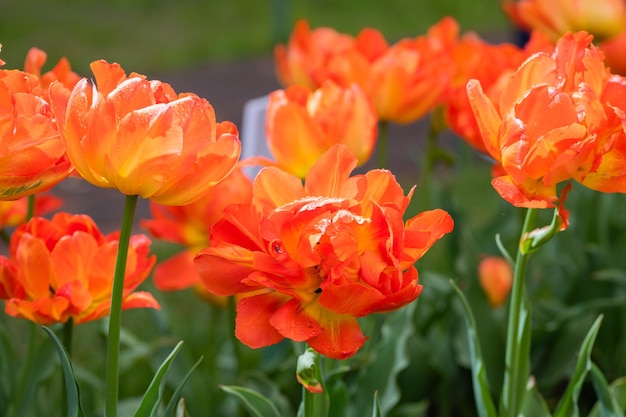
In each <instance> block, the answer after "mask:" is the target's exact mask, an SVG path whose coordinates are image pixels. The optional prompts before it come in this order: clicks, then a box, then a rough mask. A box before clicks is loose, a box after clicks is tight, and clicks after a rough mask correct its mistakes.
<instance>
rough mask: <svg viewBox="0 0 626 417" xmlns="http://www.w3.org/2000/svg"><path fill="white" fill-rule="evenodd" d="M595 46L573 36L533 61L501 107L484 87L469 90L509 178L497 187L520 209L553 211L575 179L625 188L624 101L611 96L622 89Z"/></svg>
mask: <svg viewBox="0 0 626 417" xmlns="http://www.w3.org/2000/svg"><path fill="white" fill-rule="evenodd" d="M590 42H591V37H590V36H589V35H588V34H587V33H585V32H579V33H577V34H568V35H565V36H564V37H563V38H561V39H560V40H559V42H558V43H557V47H556V51H555V52H554V53H553V54H546V53H538V54H535V55H533V56H532V57H531V58H529V59H528V60H527V61H526V62H524V64H522V66H521V67H520V68H519V69H518V70H517V71H516V72H515V73H514V74H512V75H511V76H510V77H509V78H508V79H507V80H505V81H504V84H503V89H502V93H501V96H500V99H499V102H498V103H494V102H493V101H491V100H490V98H489V97H488V96H487V95H486V94H485V93H484V92H483V90H482V88H481V85H480V82H478V81H477V80H470V82H469V83H468V85H467V93H468V96H469V100H470V103H471V105H472V110H473V111H474V114H475V116H476V120H477V122H478V126H479V128H480V131H481V134H482V137H483V140H484V142H485V146H486V148H487V151H488V152H489V154H490V155H491V156H492V157H493V158H494V159H495V160H496V161H497V162H498V163H499V165H500V168H501V171H502V175H500V176H498V177H496V178H494V180H493V181H492V184H493V186H494V187H495V188H496V190H497V191H498V192H499V193H500V195H501V196H502V197H503V198H504V199H506V200H507V201H509V202H510V203H511V204H513V205H516V206H521V207H535V208H543V207H553V206H554V202H555V201H556V200H557V196H556V185H557V184H558V183H560V182H562V181H566V180H569V179H571V178H574V179H577V180H579V181H580V182H582V183H583V184H585V185H587V186H590V185H591V183H592V182H594V181H596V182H599V183H601V184H595V185H594V186H593V187H592V188H595V189H599V188H600V185H602V186H605V187H606V188H610V187H615V188H613V191H616V190H617V189H620V190H621V189H625V187H624V185H622V184H621V182H623V181H621V177H622V176H623V175H622V173H621V172H622V170H621V169H619V161H620V160H623V159H624V158H626V157H625V156H624V151H623V150H622V149H621V148H622V147H623V145H622V143H623V141H620V140H617V138H618V137H619V135H622V136H623V126H624V123H625V122H624V120H623V110H619V109H616V108H615V106H616V105H620V103H624V99H623V96H622V98H620V97H619V94H615V92H613V93H611V92H612V91H614V90H615V91H616V90H619V88H620V87H619V85H620V84H619V83H617V82H613V83H609V80H610V79H611V75H610V73H609V71H608V69H607V68H606V67H605V66H604V64H603V62H602V58H603V55H602V53H601V52H600V51H599V50H598V49H597V48H596V47H594V46H593V45H591V46H590ZM611 86H613V87H615V88H613V87H611ZM607 87H611V88H608V90H607ZM607 94H608V95H611V94H613V98H614V100H613V103H610V102H608V101H607V100H606V98H605V99H603V97H606V95H607ZM623 108H624V107H622V109H623ZM620 111H621V113H620ZM620 116H621V117H620Z"/></svg>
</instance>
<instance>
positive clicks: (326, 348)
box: [195, 145, 453, 359]
mask: <svg viewBox="0 0 626 417" xmlns="http://www.w3.org/2000/svg"><path fill="white" fill-rule="evenodd" d="M356 164H357V159H356V157H355V156H354V154H353V153H352V152H350V150H349V149H348V148H347V147H346V146H344V145H335V146H333V147H332V148H330V150H329V151H327V152H326V153H325V154H324V155H322V156H321V157H320V158H319V160H318V161H317V163H316V164H315V165H313V167H312V168H311V170H310V171H309V173H308V175H307V177H306V180H305V183H304V184H303V183H302V181H301V180H300V179H299V178H298V177H296V176H294V175H291V174H289V173H286V172H284V171H282V170H280V169H278V168H276V167H267V168H264V169H263V170H261V172H260V173H259V174H258V175H257V177H256V179H255V181H254V185H253V201H252V204H238V205H231V206H229V207H227V208H226V209H225V210H224V218H223V219H222V220H220V221H219V222H218V223H216V224H215V225H214V226H213V229H212V234H211V246H210V247H208V248H206V249H203V250H202V251H200V252H199V254H198V255H197V257H196V261H195V262H196V267H197V269H198V272H199V274H200V278H201V280H202V283H203V284H204V286H205V287H206V288H207V290H209V291H210V292H213V293H215V294H218V295H234V294H238V295H239V296H240V298H239V301H238V303H237V319H236V331H235V333H236V336H237V338H238V339H239V340H240V341H241V342H243V343H244V344H246V345H248V346H250V347H253V348H259V347H263V346H268V345H271V344H274V343H277V342H279V341H281V340H282V339H283V338H289V339H292V340H294V341H298V342H306V343H308V344H309V345H310V346H311V347H312V348H313V349H315V350H317V351H318V352H320V353H322V354H324V355H326V356H329V357H332V358H338V359H344V358H347V357H349V356H351V355H353V354H355V353H356V352H357V351H358V350H359V349H360V348H361V346H362V345H363V343H364V342H365V340H366V337H365V335H364V334H363V333H362V331H361V328H360V326H359V323H358V321H357V318H358V317H362V316H365V315H369V314H372V313H375V312H386V311H391V310H395V309H398V308H400V307H402V306H404V305H406V304H407V303H410V302H411V301H413V300H415V298H416V297H417V296H418V295H419V294H420V292H421V289H422V287H421V285H419V284H418V279H417V278H418V274H417V269H416V268H415V266H414V263H415V262H416V261H417V260H418V259H420V258H421V257H422V255H424V253H425V252H426V251H427V250H428V249H429V248H430V247H431V246H432V245H433V244H434V243H435V242H436V241H437V240H439V239H440V238H441V237H442V236H443V235H445V234H446V233H449V232H450V231H451V230H452V228H453V222H452V219H451V217H450V216H449V215H448V214H447V213H446V212H445V211H443V210H432V211H427V212H423V213H421V214H418V215H417V216H415V217H413V218H411V219H409V220H408V221H406V222H403V219H402V217H403V215H404V213H405V210H406V208H407V206H408V204H409V201H410V198H411V193H409V195H408V196H405V195H404V192H403V190H402V188H401V187H400V185H399V184H398V183H397V182H396V180H395V178H394V177H393V175H392V174H391V173H390V172H389V171H386V170H372V171H369V172H367V173H366V174H364V175H356V176H353V177H351V176H350V173H351V171H352V170H353V169H354V168H355V166H356Z"/></svg>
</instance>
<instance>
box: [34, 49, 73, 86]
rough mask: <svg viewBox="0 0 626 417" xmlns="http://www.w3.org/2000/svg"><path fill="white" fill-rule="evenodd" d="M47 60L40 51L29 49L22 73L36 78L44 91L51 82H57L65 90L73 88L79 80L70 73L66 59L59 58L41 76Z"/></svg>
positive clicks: (46, 56) (45, 55)
mask: <svg viewBox="0 0 626 417" xmlns="http://www.w3.org/2000/svg"><path fill="white" fill-rule="evenodd" d="M47 58H48V55H47V54H46V53H45V52H44V51H42V50H41V49H39V48H31V49H30V50H29V51H28V54H27V55H26V60H25V62H24V72H27V73H29V74H33V75H34V76H36V77H37V78H38V79H39V87H41V88H42V89H43V90H44V91H45V90H47V89H48V87H49V86H50V84H51V83H52V82H53V81H59V82H61V83H62V84H63V85H64V86H65V87H67V88H74V86H75V85H76V83H78V81H79V80H80V76H79V75H78V74H76V73H75V72H74V71H72V67H71V65H70V62H69V61H68V60H67V58H65V57H63V58H61V59H60V60H59V62H57V64H56V65H55V66H54V68H52V69H51V70H50V71H47V72H45V73H43V74H42V73H41V69H42V68H43V66H44V65H45V63H46V60H47ZM46 95H47V93H46Z"/></svg>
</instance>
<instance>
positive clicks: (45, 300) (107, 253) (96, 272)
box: [0, 213, 159, 325]
mask: <svg viewBox="0 0 626 417" xmlns="http://www.w3.org/2000/svg"><path fill="white" fill-rule="evenodd" d="M117 245H118V241H117V234H112V235H109V236H103V235H102V234H101V233H100V231H99V230H98V227H97V226H96V224H95V223H94V222H93V220H91V218H89V217H88V216H85V215H72V214H68V213H58V214H56V215H55V216H54V217H53V218H52V219H51V220H47V219H44V218H41V217H34V218H33V219H31V220H30V221H29V222H28V223H26V224H24V225H22V226H20V227H18V228H17V229H16V231H15V232H14V233H13V235H12V237H11V242H10V247H9V250H10V257H9V258H6V257H0V298H2V299H5V300H6V308H5V311H6V313H7V314H9V315H10V316H13V317H19V318H24V319H27V320H31V321H33V322H35V323H38V324H42V325H48V324H53V323H65V322H66V321H67V320H69V319H70V318H71V319H73V321H74V322H75V323H77V324H78V323H84V322H87V321H91V320H97V319H99V318H102V317H104V316H106V315H108V314H109V309H110V299H111V287H112V281H113V272H114V269H115V260H116V256H117ZM149 246H150V241H149V240H148V238H147V237H145V236H143V235H135V236H132V237H131V239H130V247H129V252H128V263H127V266H126V276H125V280H124V295H123V297H124V298H123V306H122V308H124V309H128V308H145V307H148V308H159V305H158V303H157V301H156V300H155V299H154V298H153V297H152V295H150V294H148V293H145V292H134V290H135V289H136V288H137V287H138V286H139V284H141V283H142V282H143V281H144V280H145V278H146V277H147V276H148V274H149V273H150V270H151V269H152V267H153V266H154V263H155V261H156V258H155V256H154V255H149Z"/></svg>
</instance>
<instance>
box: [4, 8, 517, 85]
mask: <svg viewBox="0 0 626 417" xmlns="http://www.w3.org/2000/svg"><path fill="white" fill-rule="evenodd" d="M0 5H1V9H2V13H1V14H0V43H2V44H3V48H2V58H3V59H4V60H5V61H7V65H8V66H12V67H19V66H20V65H21V63H22V62H23V59H24V56H25V54H26V52H27V51H28V49H29V48H30V47H31V46H37V47H39V48H41V49H43V50H45V51H47V52H48V54H49V58H50V59H51V60H53V61H55V62H56V60H57V59H58V58H60V57H61V56H66V57H67V58H69V60H70V62H71V63H72V64H73V66H74V67H75V69H76V70H77V71H78V72H80V73H83V74H84V73H86V72H87V71H88V65H89V62H91V61H93V60H95V59H100V58H103V59H106V60H109V61H117V62H119V63H120V64H121V65H122V66H123V67H124V68H128V69H129V70H132V71H136V72H141V73H152V72H159V73H162V72H169V71H180V70H189V69H191V68H197V67H199V66H203V65H207V64H211V63H216V62H226V61H233V60H240V59H249V58H254V57H268V56H270V55H271V53H272V49H273V45H274V44H275V43H276V42H282V41H285V40H286V39H287V37H288V36H289V32H290V31H291V29H292V27H293V23H294V21H295V20H296V19H297V18H301V17H303V18H307V19H308V20H309V21H310V23H311V26H312V27H317V26H331V27H334V28H335V29H336V30H338V31H340V32H346V33H352V34H356V33H357V32H358V31H359V30H360V29H362V28H364V27H366V26H370V27H374V28H377V29H379V30H380V31H382V32H383V34H384V35H385V36H386V37H387V38H388V39H389V40H392V41H393V40H396V39H398V38H400V37H403V36H416V35H418V34H421V33H423V32H425V30H426V29H427V28H428V27H429V26H431V25H432V24H434V23H435V22H436V21H438V20H439V19H441V18H442V17H443V16H445V15H452V16H454V17H455V18H457V20H458V21H459V23H460V24H461V26H462V28H463V29H464V30H467V29H473V30H476V31H478V32H479V33H481V34H494V33H499V32H501V31H503V30H506V29H507V28H508V27H509V26H508V23H507V20H506V18H505V16H504V14H503V13H502V11H501V8H500V5H499V0H466V1H458V0H439V1H430V0H421V1H409V0H390V1H385V2H381V1H376V0H363V1H359V2H354V1H351V0H264V1H263V0H262V1H254V0H232V1H228V2H225V1H212V0H178V1H176V2H174V1H169V0H110V1H98V0H26V1H17V0H2V1H0ZM250 76H251V77H253V76H254V74H250Z"/></svg>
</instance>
